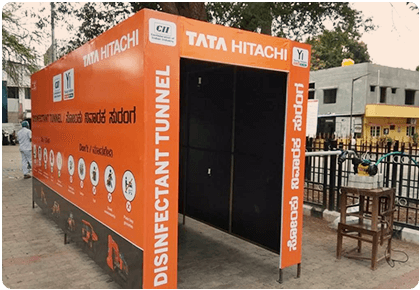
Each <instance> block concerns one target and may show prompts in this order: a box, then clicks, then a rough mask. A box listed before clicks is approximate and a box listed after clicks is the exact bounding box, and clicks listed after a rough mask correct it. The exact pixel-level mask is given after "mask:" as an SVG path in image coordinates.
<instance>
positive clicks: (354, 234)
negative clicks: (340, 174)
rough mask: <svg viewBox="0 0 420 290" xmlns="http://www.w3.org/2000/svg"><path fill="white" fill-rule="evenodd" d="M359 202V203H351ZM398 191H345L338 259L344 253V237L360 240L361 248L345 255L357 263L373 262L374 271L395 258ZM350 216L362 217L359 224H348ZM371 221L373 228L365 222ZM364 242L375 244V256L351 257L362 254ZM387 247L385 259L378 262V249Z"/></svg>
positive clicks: (356, 189) (342, 196)
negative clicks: (380, 263) (393, 254)
mask: <svg viewBox="0 0 420 290" xmlns="http://www.w3.org/2000/svg"><path fill="white" fill-rule="evenodd" d="M349 199H352V200H353V201H354V200H356V199H358V201H359V202H358V203H352V202H350V204H348V203H349ZM394 202H395V189H394V188H376V189H360V188H354V187H342V188H341V195H340V222H339V223H338V232H337V259H340V258H341V255H342V254H343V253H344V252H343V250H342V247H343V237H349V238H352V239H355V240H357V247H356V248H355V249H353V250H351V251H348V252H346V253H345V256H346V257H348V258H353V259H367V260H371V269H372V270H375V269H376V265H377V262H379V261H380V260H382V259H384V258H385V259H390V257H391V240H392V233H393V220H394V211H395V204H394ZM355 206H357V207H358V211H357V212H352V213H348V212H347V209H348V208H349V207H355ZM347 216H355V217H358V219H359V220H358V223H357V224H348V223H347V219H346V218H347ZM366 220H370V224H367V223H366V222H365V221H366ZM362 242H367V243H371V244H372V254H371V256H370V257H363V256H361V255H360V254H359V255H351V253H352V252H353V251H356V250H357V252H358V253H361V251H362ZM384 242H387V244H386V251H385V254H384V255H383V256H382V257H379V258H378V246H379V245H383V243H384Z"/></svg>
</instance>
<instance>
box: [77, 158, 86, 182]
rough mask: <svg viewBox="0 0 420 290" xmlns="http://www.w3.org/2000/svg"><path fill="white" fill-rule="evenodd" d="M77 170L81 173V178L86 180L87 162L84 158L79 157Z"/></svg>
mask: <svg viewBox="0 0 420 290" xmlns="http://www.w3.org/2000/svg"><path fill="white" fill-rule="evenodd" d="M77 172H78V173H79V178H80V180H85V177H86V163H85V160H84V159H83V158H80V159H79V162H78V163H77Z"/></svg>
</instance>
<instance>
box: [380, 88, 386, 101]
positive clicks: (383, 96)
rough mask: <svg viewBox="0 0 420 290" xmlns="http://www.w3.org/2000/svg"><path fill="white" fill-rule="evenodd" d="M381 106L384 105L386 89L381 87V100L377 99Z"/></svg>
mask: <svg viewBox="0 0 420 290" xmlns="http://www.w3.org/2000/svg"><path fill="white" fill-rule="evenodd" d="M379 102H380V103H381V104H385V103H386V87H381V98H380V99H379Z"/></svg>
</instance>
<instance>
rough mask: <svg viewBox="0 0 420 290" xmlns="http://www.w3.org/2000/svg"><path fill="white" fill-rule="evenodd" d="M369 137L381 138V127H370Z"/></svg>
mask: <svg viewBox="0 0 420 290" xmlns="http://www.w3.org/2000/svg"><path fill="white" fill-rule="evenodd" d="M370 136H372V137H380V136H381V126H370Z"/></svg>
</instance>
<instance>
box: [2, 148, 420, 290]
mask: <svg viewBox="0 0 420 290" xmlns="http://www.w3.org/2000/svg"><path fill="white" fill-rule="evenodd" d="M2 152H3V156H2V157H3V158H2V160H3V187H2V189H3V191H2V192H3V194H2V195H3V200H2V218H3V223H2V227H3V231H2V245H3V247H2V254H3V255H2V261H3V264H2V265H3V267H2V270H3V271H2V275H3V277H2V278H3V284H4V285H5V286H6V287H8V288H36V289H40V288H42V289H47V288H48V289H51V288H56V289H60V288H77V289H81V288H97V289H98V288H99V289H111V288H119V286H118V285H117V284H116V283H115V282H114V281H112V279H111V278H110V276H108V275H107V274H104V272H103V271H102V269H100V268H99V267H98V266H97V265H96V264H95V263H94V262H93V261H91V260H90V259H89V258H88V256H87V254H85V253H84V252H83V251H82V250H81V249H79V248H77V247H76V246H75V245H74V244H67V245H64V243H63V233H62V231H61V230H60V229H59V228H58V227H57V226H56V224H55V223H54V222H53V221H50V220H47V219H46V218H45V217H44V216H43V215H42V214H41V210H40V209H39V208H35V209H32V204H31V201H32V198H31V187H32V181H31V179H27V180H24V179H23V178H22V173H21V172H20V170H19V166H20V154H19V152H18V147H17V146H3V150H2ZM303 227H304V236H303V254H302V256H303V258H302V275H301V278H300V279H296V278H295V276H296V267H295V266H294V267H290V268H287V269H285V270H284V275H283V277H284V283H283V284H278V283H277V282H276V279H277V278H278V270H277V266H278V255H276V254H274V253H272V252H269V251H267V250H264V249H261V248H259V247H257V246H255V245H252V244H250V243H247V242H245V241H243V240H241V239H238V238H236V237H233V236H230V235H227V234H225V233H223V232H221V231H218V230H215V229H213V228H211V227H209V226H207V225H204V224H202V223H199V222H197V221H194V220H192V219H188V218H187V222H186V225H185V226H182V225H180V227H179V241H180V244H179V263H178V265H179V270H178V287H179V288H207V289H208V288H289V289H296V288H306V289H307V288H312V289H319V288H321V289H327V288H333V289H348V288H351V289H356V288H363V289H372V288H384V289H396V288H400V289H401V288H402V289H408V288H413V287H415V286H416V285H417V284H418V280H419V247H418V245H415V244H410V243H405V242H402V241H397V240H395V242H393V248H394V249H396V250H401V251H404V252H405V253H407V254H408V256H409V260H408V262H406V263H403V264H401V263H396V264H395V267H394V268H391V267H390V266H389V265H388V264H387V263H386V262H385V261H382V262H381V263H380V264H379V266H378V269H377V270H376V271H371V270H370V268H369V262H368V261H359V260H351V259H347V258H342V259H341V260H336V258H335V248H336V233H335V231H333V230H331V229H330V228H329V227H328V224H327V223H326V222H325V221H323V220H319V219H316V218H312V217H305V218H304V226H303ZM353 243H354V242H353V241H348V242H345V244H344V246H345V247H353ZM366 248H367V246H366ZM393 258H394V259H404V258H405V256H404V255H403V254H402V253H400V252H395V253H394V254H393Z"/></svg>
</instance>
